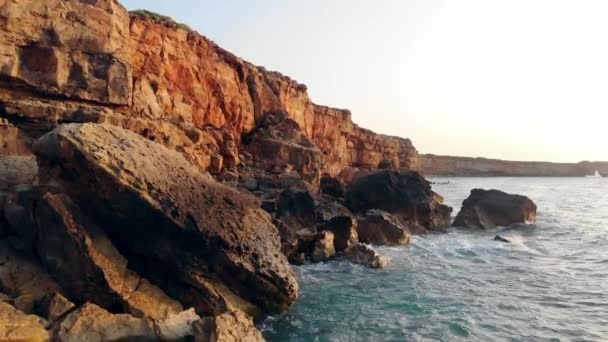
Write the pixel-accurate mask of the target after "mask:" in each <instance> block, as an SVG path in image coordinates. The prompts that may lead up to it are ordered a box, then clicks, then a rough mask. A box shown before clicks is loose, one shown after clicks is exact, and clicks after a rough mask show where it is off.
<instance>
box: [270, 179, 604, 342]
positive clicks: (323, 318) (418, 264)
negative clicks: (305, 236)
mask: <svg viewBox="0 0 608 342" xmlns="http://www.w3.org/2000/svg"><path fill="white" fill-rule="evenodd" d="M432 181H433V182H435V184H434V185H433V190H435V191H436V192H438V193H439V194H441V195H443V196H444V198H445V201H446V204H448V205H450V206H452V207H453V208H454V212H453V215H455V214H456V213H457V212H458V210H459V209H460V206H461V203H462V201H463V200H464V199H465V198H466V197H467V196H468V194H469V192H470V190H471V189H473V188H484V189H499V190H503V191H506V192H509V193H517V194H522V195H526V196H528V197H530V198H532V200H533V201H534V202H535V203H536V204H537V206H538V217H537V223H536V224H534V225H530V226H517V227H510V228H509V227H499V228H497V229H495V230H490V231H478V230H475V231H471V230H466V229H456V228H452V229H450V230H449V232H448V233H445V234H433V235H427V236H415V237H414V238H413V241H412V243H411V245H410V246H405V247H381V246H374V248H375V249H376V250H377V251H378V252H379V253H380V254H382V255H385V256H388V257H390V258H391V264H390V266H388V267H387V268H385V269H381V270H374V269H369V268H366V267H362V266H358V265H353V264H351V263H348V262H345V261H331V262H325V263H319V264H309V265H304V266H299V267H294V269H295V272H296V273H297V274H298V277H299V280H300V297H299V299H298V301H297V302H296V303H295V304H294V305H293V306H292V307H291V308H290V309H289V310H288V311H287V312H286V313H284V314H282V315H279V316H272V317H269V318H267V319H266V320H265V321H264V322H262V324H261V326H260V328H261V329H262V331H263V333H264V336H265V337H266V339H267V340H268V341H281V342H282V341H303V342H304V341H306V342H308V341H608V178H601V179H593V178H434V179H432ZM497 234H500V235H501V236H503V237H505V238H507V239H509V240H510V241H511V243H503V242H498V241H494V236H495V235H497Z"/></svg>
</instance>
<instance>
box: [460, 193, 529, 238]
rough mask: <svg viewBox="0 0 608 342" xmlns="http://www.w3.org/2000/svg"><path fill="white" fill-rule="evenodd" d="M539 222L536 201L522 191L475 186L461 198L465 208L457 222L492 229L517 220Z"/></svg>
mask: <svg viewBox="0 0 608 342" xmlns="http://www.w3.org/2000/svg"><path fill="white" fill-rule="evenodd" d="M534 222H536V204H534V202H532V200H531V199H529V198H528V197H525V196H521V195H512V194H508V193H506V192H503V191H500V190H484V189H473V190H471V194H470V195H469V197H468V198H467V199H465V200H464V201H463V202H462V209H460V212H458V215H457V216H456V219H455V220H454V224H453V225H454V226H457V227H464V228H475V229H492V228H495V227H497V226H510V225H513V224H517V223H525V224H528V223H534Z"/></svg>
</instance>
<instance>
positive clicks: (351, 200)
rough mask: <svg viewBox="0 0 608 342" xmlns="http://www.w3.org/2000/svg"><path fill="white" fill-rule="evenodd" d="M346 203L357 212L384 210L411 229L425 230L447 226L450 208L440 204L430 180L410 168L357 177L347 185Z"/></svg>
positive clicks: (439, 198)
mask: <svg viewBox="0 0 608 342" xmlns="http://www.w3.org/2000/svg"><path fill="white" fill-rule="evenodd" d="M346 204H347V206H348V208H349V209H350V210H352V211H353V212H358V213H363V212H365V211H367V210H369V209H381V210H384V211H386V212H388V213H390V214H392V215H393V216H395V217H396V218H397V219H399V221H401V223H402V224H403V225H405V226H406V227H407V228H408V229H410V230H412V231H414V232H417V229H416V227H418V226H421V227H424V228H425V229H428V230H441V229H443V228H446V227H448V226H449V223H450V213H451V211H452V209H451V208H450V207H448V206H445V205H443V204H441V197H440V196H438V195H436V194H435V193H434V192H433V191H432V190H431V186H430V183H429V182H428V181H427V180H426V179H424V178H423V177H422V176H420V175H419V174H418V173H417V172H413V171H392V170H382V171H377V172H374V173H370V174H368V175H365V176H361V177H359V178H357V179H356V180H355V181H353V183H351V184H350V185H349V187H348V191H347V193H346Z"/></svg>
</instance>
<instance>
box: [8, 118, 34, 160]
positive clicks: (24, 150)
mask: <svg viewBox="0 0 608 342" xmlns="http://www.w3.org/2000/svg"><path fill="white" fill-rule="evenodd" d="M31 146H32V138H31V137H29V136H28V135H27V134H25V133H24V132H23V130H21V129H19V128H17V127H15V126H13V125H12V124H10V123H9V122H8V120H6V119H3V118H1V117H0V156H12V157H15V156H29V157H31V155H32V150H31ZM0 161H1V159H0ZM2 163H3V162H2Z"/></svg>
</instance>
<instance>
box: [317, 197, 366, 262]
mask: <svg viewBox="0 0 608 342" xmlns="http://www.w3.org/2000/svg"><path fill="white" fill-rule="evenodd" d="M315 212H316V218H317V230H319V231H322V230H328V231H331V232H332V233H334V248H335V250H336V252H343V251H344V250H346V249H347V248H348V247H350V246H352V245H354V244H355V243H357V242H358V241H359V237H358V235H357V219H356V218H355V217H354V216H353V215H352V213H351V212H350V211H349V210H348V209H346V207H344V206H343V205H341V204H340V203H338V202H336V201H335V199H334V198H333V197H331V196H328V195H319V196H317V197H316V198H315Z"/></svg>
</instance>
